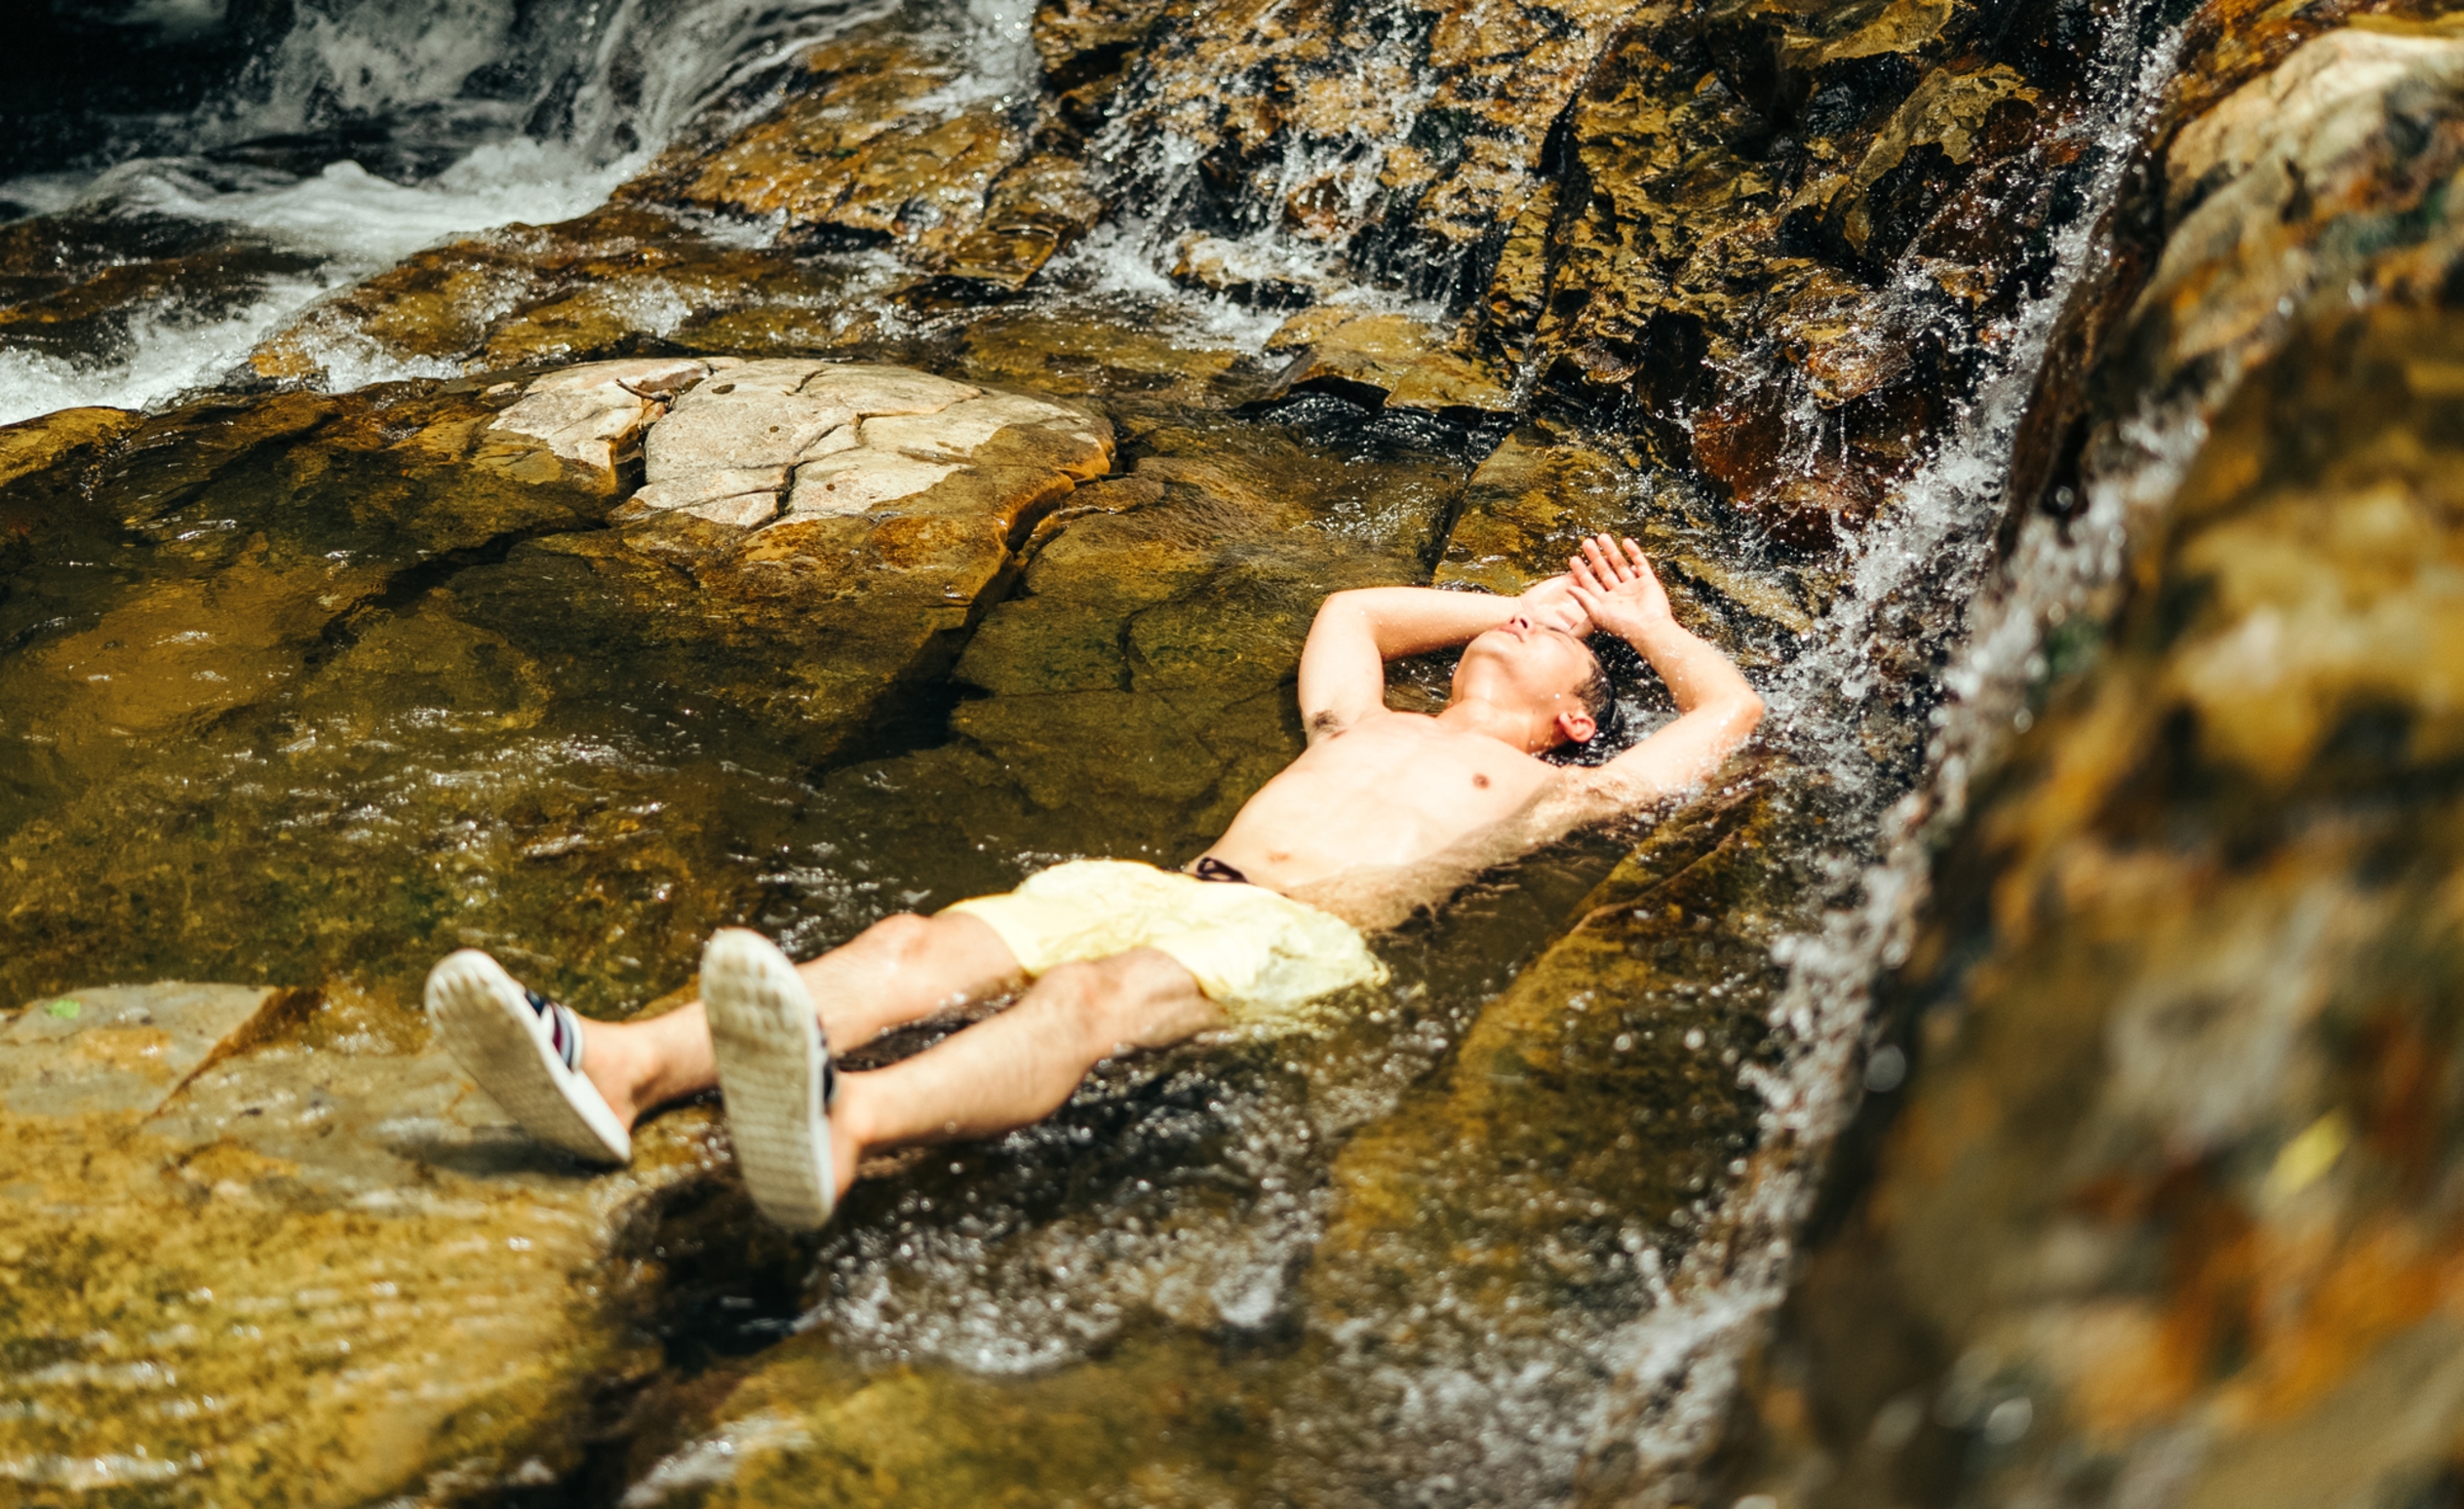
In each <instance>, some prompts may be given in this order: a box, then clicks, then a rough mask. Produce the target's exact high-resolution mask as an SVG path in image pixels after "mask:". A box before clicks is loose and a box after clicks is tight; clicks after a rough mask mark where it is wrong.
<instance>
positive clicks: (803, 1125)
mask: <svg viewBox="0 0 2464 1509" xmlns="http://www.w3.org/2000/svg"><path fill="white" fill-rule="evenodd" d="M1594 632H1598V633H1605V634H1613V635H1615V636H1617V637H1618V638H1622V639H1623V640H1624V641H1625V642H1627V643H1628V644H1631V645H1632V646H1633V647H1634V648H1635V649H1636V650H1638V651H1640V652H1641V653H1642V655H1643V657H1644V658H1645V659H1647V660H1649V661H1650V662H1651V664H1652V667H1653V668H1654V669H1655V670H1657V671H1658V672H1659V673H1660V675H1661V677H1662V679H1663V680H1664V681H1666V682H1667V685H1668V690H1669V692H1670V694H1671V695H1672V696H1674V698H1675V699H1676V704H1677V708H1678V711H1679V714H1680V716H1678V717H1677V719H1676V720H1675V721H1673V722H1671V723H1669V724H1668V725H1667V726H1665V727H1663V728H1662V729H1660V730H1659V731H1658V732H1656V733H1654V734H1653V735H1651V737H1649V738H1648V739H1645V740H1644V741H1643V742H1642V743H1640V744H1639V745H1637V746H1636V747H1634V748H1633V749H1630V750H1627V751H1626V752H1624V753H1623V754H1619V755H1618V756H1617V757H1616V758H1614V759H1611V760H1609V761H1608V762H1606V763H1605V764H1601V765H1597V766H1590V767H1584V766H1572V765H1556V764H1550V763H1548V762H1546V761H1545V760H1543V759H1541V758H1540V756H1541V755H1542V754H1545V753H1547V752H1548V751H1550V750H1552V749H1555V748H1557V747H1559V746H1561V745H1567V744H1582V743H1584V742H1586V741H1588V740H1589V739H1590V738H1591V737H1592V736H1593V734H1594V733H1595V732H1597V730H1598V728H1599V726H1600V720H1601V718H1602V717H1603V716H1606V715H1607V713H1608V711H1609V708H1610V687H1609V682H1608V677H1607V676H1606V674H1605V673H1604V672H1603V671H1602V669H1601V666H1600V662H1599V660H1598V659H1597V657H1595V656H1594V655H1593V653H1592V651H1591V649H1590V648H1589V646H1588V645H1587V644H1586V643H1585V642H1584V641H1585V639H1586V638H1588V637H1589V636H1590V635H1591V634H1593V633H1594ZM1457 644H1460V645H1463V646H1464V651H1463V659H1462V662H1461V664H1460V665H1459V666H1458V667H1457V668H1456V671H1455V677H1454V688H1453V696H1452V698H1451V700H1449V701H1448V702H1447V704H1446V707H1445V710H1444V711H1443V712H1441V713H1439V714H1437V715H1436V716H1427V715H1423V714H1417V713H1398V712H1395V711H1393V710H1392V709H1390V708H1388V707H1387V706H1386V673H1385V662H1387V661H1388V660H1391V659H1394V658H1396V657H1398V656H1406V655H1419V654H1424V653H1427V652H1428V651H1431V650H1436V649H1441V648H1445V647H1448V646H1451V645H1457ZM1300 698H1301V714H1302V716H1303V717H1304V718H1305V719H1306V721H1307V726H1308V732H1309V748H1308V749H1307V750H1306V751H1305V752H1303V754H1301V756H1300V758H1298V759H1296V760H1294V761H1293V762H1292V763H1291V764H1290V765H1289V766H1287V767H1286V768H1285V769H1284V770H1283V771H1282V772H1281V773H1280V774H1278V775H1277V776H1275V778H1274V779H1273V780H1271V781H1269V782H1268V783H1267V784H1266V786H1265V787H1264V788H1263V789H1261V790H1260V791H1259V792H1258V793H1257V794H1256V795H1254V796H1252V797H1250V798H1249V802H1248V805H1246V806H1244V807H1242V808H1241V809H1240V814H1239V816H1238V817H1236V818H1234V819H1233V821H1232V829H1231V831H1230V832H1226V833H1225V834H1224V835H1223V836H1222V837H1221V838H1219V839H1217V840H1216V841H1215V843H1214V845H1213V846H1212V847H1211V848H1209V849H1208V850H1207V851H1206V853H1204V854H1203V855H1200V856H1199V857H1198V858H1197V859H1196V860H1195V861H1193V862H1192V864H1191V865H1190V866H1189V867H1188V868H1187V869H1186V870H1184V871H1179V872H1176V873H1167V872H1165V871H1159V870H1156V869H1154V868H1153V867H1152V866H1148V865H1141V864H1133V863H1129V862H1125V861H1120V860H1079V861H1076V862H1074V863H1071V864H1066V865H1060V866H1056V867H1055V868H1053V869H1050V870H1047V871H1042V872H1041V873H1039V874H1037V875H1035V876H1034V877H1032V878H1030V879H1029V880H1028V881H1027V882H1026V883H1025V884H1023V885H1021V886H1019V887H1018V889H1017V890H1015V891H1012V892H1010V893H1009V894H1008V895H1006V896H987V897H979V898H977V899H975V900H973V901H962V902H959V903H958V905H956V906H954V907H951V908H949V909H947V910H944V911H942V912H940V913H939V914H937V915H934V916H930V917H922V916H915V915H905V916H894V917H887V918H884V919H883V920H881V921H880V922H877V923H875V924H874V925H873V926H872V927H870V928H868V929H866V930H865V931H864V933H862V934H861V935H860V936H858V937H857V938H856V939H855V940H854V941H853V942H851V943H849V944H847V945H846V946H844V947H843V948H835V949H833V950H831V951H830V952H828V953H826V954H823V955H822V956H821V957H819V958H816V959H808V960H806V961H805V962H804V963H802V964H801V965H799V964H791V963H790V962H789V961H788V959H787V957H786V955H784V954H782V953H780V952H779V950H778V949H777V948H774V947H772V946H771V944H770V943H769V941H768V940H766V939H764V938H763V937H762V936H761V935H760V934H757V933H752V932H747V931H745V930H743V929H740V928H727V929H723V930H721V931H720V932H719V933H718V934H716V935H715V936H714V937H713V938H712V939H711V940H710V944H709V947H708V948H706V949H705V950H704V952H703V954H702V972H701V986H702V991H703V999H702V1000H701V1001H698V1002H695V1003H694V1004H692V1005H689V1006H686V1007H684V1008H683V1009H682V1010H678V1011H673V1012H670V1013H668V1014H666V1015H665V1016H661V1017H655V1018H652V1019H650V1020H648V1021H644V1022H632V1023H606V1022H585V1021H583V1020H582V1019H580V1018H579V1017H577V1016H575V1015H574V1014H573V1013H572V1012H571V1011H568V1010H567V1009H566V1008H565V1007H563V1006H560V1005H558V1004H556V1003H555V1002H553V1001H549V1000H546V999H544V998H543V997H541V996H539V995H538V994H536V993H534V992H532V991H528V990H526V989H524V988H523V987H522V986H520V985H519V984H517V983H516V982H515V981H514V980H513V979H512V978H511V977H510V976H508V975H507V974H506V973H505V972H504V970H502V969H501V968H499V967H498V966H497V964H496V962H495V961H494V960H493V959H491V958H489V956H488V955H487V954H485V953H481V952H478V951H477V950H475V949H465V950H464V951H462V952H459V953H456V954H453V955H452V956H450V957H449V958H447V959H445V960H443V961H442V962H440V963H439V964H438V965H437V966H436V968H435V969H434V970H432V971H430V972H429V975H428V985H427V1004H428V1010H429V1012H430V1013H431V1015H432V1016H433V1017H434V1018H435V1021H436V1024H437V1027H438V1030H439V1032H440V1033H441V1035H442V1036H443V1038H444V1040H445V1043H446V1046H447V1047H448V1048H450V1050H451V1051H452V1053H453V1056H454V1057H455V1058H456V1059H457V1060H459V1061H460V1063H461V1064H462V1066H463V1068H465V1069H466V1070H468V1071H469V1072H470V1074H471V1076H472V1077H473V1078H475V1079H477V1080H478V1081H479V1083H480V1085H481V1086H482V1087H483V1088H485V1089H486V1090H487V1092H488V1093H489V1095H490V1096H492V1097H493V1098H494V1099H495V1100H496V1102H497V1103H499V1104H500V1105H502V1106H503V1107H504V1108H505V1109H506V1110H507V1111H508V1112H510V1113H511V1114H512V1115H513V1116H514V1117H515V1118H516V1119H517V1120H519V1121H520V1122H521V1123H522V1125H523V1126H524V1127H525V1128H527V1129H528V1131H529V1132H530V1133H531V1134H532V1135H533V1136H535V1137H537V1138H539V1139H541V1140H542V1141H547V1142H551V1143H554V1144H555V1145H556V1146H558V1147H562V1148H564V1149H566V1150H567V1151H569V1152H572V1153H575V1154H578V1155H579V1156H581V1157H583V1158H586V1159H591V1160H595V1161H598V1162H602V1163H622V1162H624V1161H625V1160H626V1159H627V1158H629V1157H630V1156H631V1153H632V1141H633V1140H632V1133H631V1130H630V1129H631V1128H632V1126H633V1124H634V1123H635V1122H636V1121H638V1120H639V1119H640V1118H641V1117H642V1116H644V1115H645V1114H646V1113H647V1112H649V1111H651V1110H652V1109H655V1108H656V1107H658V1106H660V1105H663V1104H666V1103H669V1102H671V1101H675V1100H678V1099H681V1098H683V1097H685V1096H690V1095H694V1094H698V1093H699V1092H701V1091H704V1090H707V1089H709V1088H710V1087H711V1086H712V1085H713V1084H716V1085H718V1086H719V1087H720V1090H721V1091H722V1093H723V1094H724V1097H725V1099H726V1114H727V1122H728V1126H729V1129H730V1131H731V1132H732V1134H733V1138H734V1141H735V1149H736V1160H737V1163H738V1164H739V1166H740V1167H742V1169H743V1171H744V1180H745V1184H746V1186H747V1187H748V1188H749V1189H750V1190H751V1191H752V1194H753V1198H754V1200H755V1201H756V1202H757V1203H758V1204H759V1205H760V1206H761V1208H762V1210H763V1212H764V1213H765V1214H766V1215H768V1216H769V1217H770V1218H771V1219H774V1220H777V1221H778V1222H779V1223H780V1224H782V1225H786V1226H791V1227H798V1228H811V1227H815V1226H819V1225H820V1224H822V1223H823V1222H824V1221H827V1220H828V1219H830V1213H831V1210H832V1208H833V1206H835V1205H836V1204H837V1202H838V1200H839V1197H840V1196H841V1194H843V1193H844V1192H845V1191H846V1188H847V1186H848V1185H849V1184H850V1183H852V1182H854V1180H855V1177H856V1171H857V1167H858V1165H859V1163H860V1162H861V1160H862V1159H863V1158H864V1156H865V1155H866V1154H867V1153H871V1152H878V1151H883V1150H887V1149H890V1148H895V1147H902V1146H906V1145H909V1144H913V1143H922V1142H941V1141H966V1140H973V1139H981V1138H990V1137H994V1136H997V1135H998V1134H1000V1133H1003V1132H1006V1131H1009V1130H1011V1129H1013V1128H1016V1127H1022V1126H1026V1125H1029V1124H1031V1123H1033V1122H1036V1121H1039V1120H1041V1119H1042V1118H1044V1117H1045V1116H1048V1115H1050V1114H1051V1113H1052V1112H1053V1111H1055V1110H1056V1109H1058V1108H1059V1107H1060V1106H1061V1104H1062V1103H1063V1102H1065V1101H1067V1100H1068V1099H1069V1098H1070V1095H1071V1093H1072V1091H1074V1090H1075V1089H1076V1087H1077V1085H1078V1083H1079V1081H1080V1080H1081V1079H1083V1078H1084V1077H1085V1075H1086V1073H1087V1071H1088V1070H1089V1069H1090V1068H1092V1067H1094V1066H1095V1064H1098V1063H1100V1062H1101V1061H1103V1060H1104V1059H1107V1058H1109V1057H1111V1056H1113V1055H1115V1054H1118V1053H1122V1052H1126V1051H1128V1050H1131V1049H1153V1048H1161V1047H1164V1046H1166V1045H1168V1044H1171V1043H1177V1042H1180V1041H1182V1040H1183V1039H1185V1038H1188V1037H1190V1036H1192V1035H1193V1034H1195V1033H1198V1032H1203V1031H1207V1030H1210V1029H1217V1028H1228V1027H1229V1028H1239V1029H1244V1030H1249V1031H1262V1032H1272V1031H1276V1030H1281V1029H1289V1028H1291V1027H1296V1026H1301V1025H1306V1024H1307V1023H1308V1022H1309V1021H1310V1009H1311V1007H1312V1004H1313V1003H1318V1004H1320V1009H1322V1003H1323V1002H1324V1001H1325V999H1326V998H1327V997H1329V996H1333V995H1337V994H1340V993H1342V992H1344V991H1346V990H1349V989H1351V988H1353V987H1363V986H1373V985H1376V984H1378V983H1380V982H1382V981H1383V980H1384V979H1385V978H1386V967H1385V966H1384V965H1383V964H1381V963H1380V962H1379V961H1378V959H1377V958H1376V956H1375V955H1373V954H1372V953H1371V952H1370V951H1369V948H1368V946H1367V945H1366V943H1364V942H1363V940H1362V936H1361V929H1363V928H1380V927H1390V926H1392V925H1393V924H1395V923H1396V922H1399V921H1400V920H1402V918H1403V917H1404V916H1406V915H1408V914H1409V913H1410V912H1411V910H1412V909H1414V908H1416V907H1420V906H1425V905H1432V904H1434V903H1436V902H1438V901H1442V900H1443V899H1444V898H1445V897H1446V896H1448V895H1450V894H1452V892H1453V891H1455V890H1456V889H1457V888H1459V887H1460V886H1461V885H1462V884H1463V883H1464V882H1465V881H1467V880H1468V879H1469V878H1470V877H1472V876H1473V875H1475V874H1477V873H1478V872H1479V871H1483V870H1485V869H1488V868H1489V867H1491V866H1493V865H1497V864H1499V863H1502V862H1504V861H1506V860H1507V859H1511V858H1514V857H1516V856H1519V855H1522V854H1526V853H1529V852H1531V851H1532V850H1534V849H1537V848H1539V847H1541V846H1542V845H1545V844H1547V843H1550V842H1553V841H1554V840H1556V839H1557V838H1560V837H1562V836H1564V835H1565V834H1566V833H1568V832H1572V831H1573V830H1575V829H1577V828H1580V827H1583V826H1585V825H1588V824H1594V823H1601V822H1606V821H1609V820H1612V819H1616V818H1620V817H1623V816H1626V815H1629V814H1633V813H1635V812H1637V811H1639V810H1640V809H1642V808H1644V807H1647V806H1649V805H1651V804H1652V803H1654V802H1657V801H1659V800H1661V799H1662V798H1663V797H1666V796H1668V795H1670V794H1672V793H1678V792H1681V791H1684V790H1685V789H1687V788H1689V787H1693V786H1696V785H1699V784H1700V783H1701V782H1702V781H1704V780H1705V779H1707V778H1708V777H1709V776H1711V775H1712V773H1713V772H1714V771H1716V770H1717V769H1718V768H1719V766H1720V764H1721V762H1722V761H1723V760H1725V759H1726V758H1727V757H1728V755H1729V754H1730V753H1731V752H1733V751H1735V750H1736V749H1737V748H1738V747H1739V746H1740V744H1742V743H1743V742H1744V741H1745V738H1746V736H1747V735H1749V734H1750V733H1752V732H1753V729H1754V725H1755V723H1756V722H1757V721H1758V720H1759V719H1760V718H1761V716H1762V701H1761V699H1760V698H1758V697H1756V696H1755V695H1754V692H1753V689H1752V688H1751V687H1749V686H1747V685H1746V683H1745V678H1744V677H1742V676H1741V675H1740V674H1739V673H1738V670H1737V668H1736V666H1734V665H1732V664H1731V663H1730V662H1729V660H1728V657H1726V656H1725V655H1723V654H1721V653H1720V651H1719V650H1717V649H1715V648H1713V647H1712V646H1711V645H1709V644H1707V643H1705V642H1703V641H1702V640H1701V639H1699V638H1695V637H1694V636H1693V635H1692V634H1689V633H1688V632H1686V631H1685V630H1684V629H1682V628H1680V627H1678V625H1677V623H1676V621H1675V620H1674V619H1673V618H1671V617H1670V616H1669V612H1668V599H1667V596H1666V594H1664V593H1663V592H1662V590H1661V587H1660V583H1659V581H1658V580H1657V579H1656V578H1655V577H1654V576H1653V575H1652V570H1651V566H1650V563H1649V562H1648V561H1645V559H1644V557H1643V552H1642V549H1641V547H1639V546H1637V545H1636V544H1635V543H1634V542H1633V541H1632V540H1624V541H1618V540H1613V539H1611V538H1609V537H1608V536H1606V535H1602V536H1600V537H1599V538H1597V539H1593V540H1587V541H1585V542H1584V546H1583V554H1582V555H1581V556H1579V557H1577V558H1576V559H1575V560H1574V561H1573V562H1572V569H1571V570H1569V571H1568V572H1567V573H1566V574H1565V575H1563V576H1558V577H1553V578H1551V579H1549V580H1548V581H1545V582H1543V583H1541V584H1540V585H1539V586H1537V587H1534V588H1532V589H1531V590H1530V591H1528V592H1526V593H1524V594H1523V595H1522V596H1521V597H1519V598H1501V597H1493V596H1490V595H1488V594H1485V593H1475V592H1439V591H1433V590H1429V589H1425V588H1416V587H1371V588H1363V589H1360V590H1357V591H1351V592H1339V593H1336V594H1335V595H1334V596H1332V597H1330V598H1328V599H1327V600H1326V601H1325V603H1324V604H1323V605H1322V606H1321V607H1320V608H1319V609H1318V613H1317V620H1316V622H1315V624H1314V625H1313V626H1311V628H1310V635H1309V642H1308V644H1307V646H1306V647H1305V648H1304V649H1303V650H1302V652H1301V685H1300ZM1030 982H1032V984H1029V983H1030ZM1022 985H1025V986H1026V987H1027V988H1026V991H1025V993H1024V994H1023V995H1020V996H1019V998H1018V1000H1017V1002H1016V1004H1014V1005H1012V1006H1011V1007H1010V1008H1009V1009H1007V1010H1006V1011H1002V1012H1000V1013H998V1014H997V1015H995V1016H993V1017H990V1018H988V1019H986V1020H984V1021H982V1022H979V1023H976V1024H974V1025H970V1026H967V1027H964V1028H962V1029H960V1030H959V1031H957V1032H954V1033H952V1034H951V1035H950V1036H948V1037H946V1038H944V1039H943V1040H942V1041H940V1042H939V1043H937V1044H935V1045H934V1046H933V1047H931V1048H929V1049H927V1050H925V1051H924V1052H922V1053H919V1054H917V1055H915V1056H914V1057H912V1058H909V1059H905V1060H902V1061H900V1062H899V1063H896V1064H890V1065H889V1066H887V1067H885V1068H880V1069H875V1070H871V1071H868V1072H863V1073H855V1072H849V1073H845V1074H841V1073H838V1072H836V1071H835V1070H834V1069H833V1067H832V1064H831V1062H830V1050H829V1047H828V1045H829V1044H830V1043H834V1042H835V1043H838V1044H840V1045H841V1046H842V1047H843V1046H847V1045H851V1044H856V1043H862V1042H865V1041H868V1040H870V1039H871V1038H873V1037H876V1036H878V1035H879V1034H880V1033H881V1032H883V1031H885V1030H887V1029H889V1028H891V1027H895V1026H899V1025H903V1024H906V1023H911V1022H917V1021H919V1020H922V1019H924V1018H927V1017H932V1016H936V1015H939V1014H941V1013H944V1012H948V1011H951V1010H954V1009H956V1008H958V1007H960V1006H964V1005H966V1004H969V1003H973V1002H979V1001H986V1000H991V999H994V998H996V997H998V996H1001V995H1005V994H1008V993H1010V992H1012V991H1015V990H1017V989H1018V988H1019V987H1021V986H1022Z"/></svg>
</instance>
